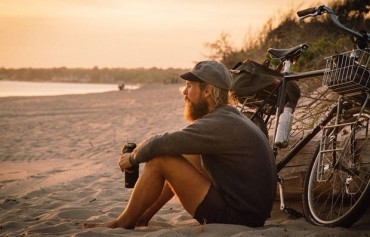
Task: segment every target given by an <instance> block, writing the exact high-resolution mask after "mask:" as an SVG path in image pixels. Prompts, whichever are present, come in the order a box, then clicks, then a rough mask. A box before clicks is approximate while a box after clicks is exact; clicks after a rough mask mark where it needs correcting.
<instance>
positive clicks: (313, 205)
mask: <svg viewBox="0 0 370 237" xmlns="http://www.w3.org/2000/svg"><path fill="white" fill-rule="evenodd" d="M367 116H369V115H367ZM367 116H364V118H362V117H361V118H360V120H359V121H360V122H361V121H362V122H364V119H368V117H367ZM367 121H368V120H367ZM353 126H354V131H356V132H354V133H353V134H352V133H351V132H350V133H349V135H348V134H347V136H346V135H343V137H342V141H338V142H339V144H340V143H341V144H342V145H343V150H342V151H338V152H337V153H336V154H337V155H338V156H337V161H338V162H336V164H337V165H334V166H331V165H330V164H332V160H333V159H335V158H334V157H335V155H333V153H332V152H331V154H330V153H328V155H326V154H325V155H324V156H322V158H320V156H319V150H320V143H319V145H318V146H317V148H316V150H315V152H314V154H313V158H312V160H311V163H310V165H309V167H308V170H307V173H306V177H305V181H304V187H303V197H302V199H303V200H302V201H303V211H304V215H305V218H306V219H307V221H309V222H310V223H312V224H314V225H319V226H327V227H350V226H352V225H353V224H354V223H355V222H356V221H357V220H358V219H359V218H360V217H361V216H362V215H363V214H364V213H365V212H366V210H367V208H368V207H369V205H370V202H369V199H370V139H369V137H368V136H367V135H368V134H367V133H365V132H367V131H366V130H365V131H363V130H364V129H367V128H368V124H367V125H366V127H364V126H363V124H362V123H358V124H355V125H353ZM350 128H351V127H350ZM345 129H346V127H345V126H343V127H342V128H341V130H340V132H341V133H343V134H344V132H345V131H346V130H345ZM347 129H348V128H347ZM350 131H351V130H350ZM346 144H347V145H346ZM331 148H333V147H330V145H328V146H327V147H326V146H325V150H328V149H331ZM334 148H335V147H334ZM319 165H320V166H319Z"/></svg>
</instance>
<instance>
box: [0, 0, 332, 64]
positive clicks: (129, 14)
mask: <svg viewBox="0 0 370 237" xmlns="http://www.w3.org/2000/svg"><path fill="white" fill-rule="evenodd" d="M327 2H328V1H326V0H302V1H298V0H296V1H294V0H1V1H0V67H5V68H21V67H33V68H51V67H68V68H77V67H79V68H92V67H95V66H96V67H99V68H103V67H109V68H113V67H122V68H139V67H144V68H151V67H158V68H169V67H175V68H191V67H192V66H193V65H194V62H196V61H200V60H205V59H206V58H207V55H209V54H210V53H211V51H210V50H209V49H208V48H207V47H205V45H206V43H213V42H215V41H216V40H217V39H218V38H219V37H220V35H221V34H222V33H225V34H228V35H229V36H230V37H229V40H230V42H231V43H232V45H233V46H235V47H236V48H240V47H242V45H243V42H245V40H246V39H249V38H253V37H255V36H256V35H257V34H258V32H259V31H260V30H261V29H262V27H263V25H264V24H265V23H266V22H267V20H268V19H270V18H273V19H279V17H281V16H283V15H284V14H285V13H286V12H288V11H290V10H291V9H304V8H308V7H313V6H319V5H322V4H327Z"/></svg>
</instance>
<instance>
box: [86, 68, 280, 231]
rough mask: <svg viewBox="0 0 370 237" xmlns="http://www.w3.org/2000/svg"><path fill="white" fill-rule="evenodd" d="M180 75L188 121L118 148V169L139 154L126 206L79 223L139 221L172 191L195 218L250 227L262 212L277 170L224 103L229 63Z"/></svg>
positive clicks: (128, 224) (254, 134) (247, 125)
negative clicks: (140, 167)
mask: <svg viewBox="0 0 370 237" xmlns="http://www.w3.org/2000/svg"><path fill="white" fill-rule="evenodd" d="M180 77H181V78H182V79H184V80H186V88H185V90H184V92H183V94H184V95H185V101H186V107H185V117H186V118H187V119H188V120H190V121H192V123H191V124H190V125H189V126H187V127H186V128H184V129H183V130H180V131H176V132H171V133H164V134H161V135H156V136H153V137H151V138H149V139H147V140H145V141H144V142H142V143H140V144H139V145H138V147H137V148H136V149H135V150H134V151H133V152H132V153H128V154H123V155H122V156H121V159H120V161H119V166H120V167H121V169H122V170H125V169H127V168H129V167H131V166H132V165H136V164H139V163H143V162H146V166H145V168H144V171H143V173H142V175H141V176H140V178H139V180H138V181H137V183H136V185H135V187H134V190H133V192H132V195H131V197H130V200H129V202H128V205H127V207H126V208H125V210H124V211H123V212H122V213H121V214H120V215H119V216H118V218H117V219H116V220H115V221H113V222H109V223H104V224H87V225H85V226H86V227H96V226H106V227H110V228H117V227H122V228H135V226H142V225H147V224H148V222H149V220H150V219H151V217H152V216H153V215H154V214H155V213H156V212H157V211H158V210H159V209H160V208H161V207H162V206H163V205H164V204H165V203H166V202H167V201H168V200H170V199H171V198H172V196H173V194H175V195H177V196H178V198H179V200H180V202H181V204H182V205H183V207H184V208H185V209H186V210H187V211H188V212H189V213H190V214H191V215H192V216H193V217H194V218H195V219H196V220H197V221H198V222H199V223H202V224H203V223H225V224H239V225H247V226H252V227H257V226H263V225H264V222H265V220H266V219H267V218H269V216H270V212H271V209H272V205H273V200H274V196H275V187H276V178H277V174H276V166H275V162H274V155H273V152H272V150H271V148H270V146H269V144H268V141H267V139H266V136H265V135H264V134H263V133H262V132H261V131H260V130H259V128H258V127H257V126H255V125H254V124H253V123H252V122H251V121H250V120H249V119H247V118H245V117H244V116H243V115H242V114H241V113H240V112H239V111H238V110H237V109H236V108H234V107H231V106H229V105H228V90H229V88H230V85H231V80H232V77H231V74H230V72H229V70H228V69H227V68H226V67H225V66H224V65H223V64H221V63H218V62H215V61H202V62H199V63H197V64H196V65H195V67H194V69H193V70H192V71H191V72H187V73H185V74H182V75H181V76H180ZM182 154H189V155H187V156H184V155H182Z"/></svg>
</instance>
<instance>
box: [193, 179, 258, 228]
mask: <svg viewBox="0 0 370 237" xmlns="http://www.w3.org/2000/svg"><path fill="white" fill-rule="evenodd" d="M194 218H195V219H196V220H197V221H198V222H199V223H200V224H210V223H222V224H235V225H246V226H250V227H259V226H263V225H264V221H261V220H256V216H255V215H248V214H245V213H241V212H238V211H236V210H234V209H232V208H231V207H229V206H228V205H227V204H226V202H225V201H224V199H223V198H222V196H221V194H220V193H219V192H218V190H217V189H216V188H215V187H214V186H213V185H211V187H210V188H209V190H208V193H207V195H206V196H205V198H204V200H203V201H202V202H201V203H200V204H199V206H198V208H197V210H196V211H195V214H194Z"/></svg>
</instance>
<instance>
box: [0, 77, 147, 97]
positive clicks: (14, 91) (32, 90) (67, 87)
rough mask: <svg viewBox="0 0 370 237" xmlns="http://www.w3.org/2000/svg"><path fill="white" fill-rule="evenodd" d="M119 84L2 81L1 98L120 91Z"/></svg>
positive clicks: (136, 85) (129, 86) (0, 85)
mask: <svg viewBox="0 0 370 237" xmlns="http://www.w3.org/2000/svg"><path fill="white" fill-rule="evenodd" d="M139 87H140V85H139V84H135V85H134V84H133V85H125V88H124V90H135V89H138V88H139ZM118 90H119V88H118V84H95V83H64V82H29V81H6V80H0V97H10V96H53V95H72V94H88V93H100V92H108V91H118Z"/></svg>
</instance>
